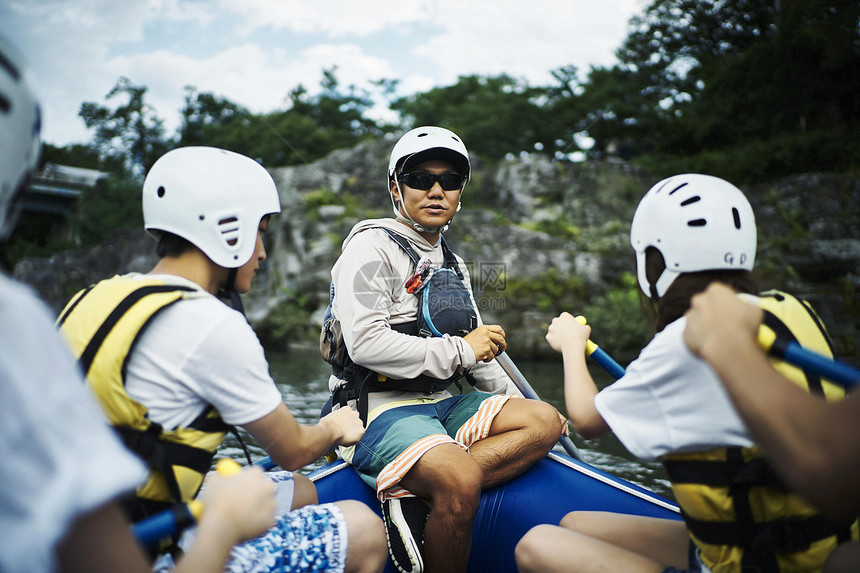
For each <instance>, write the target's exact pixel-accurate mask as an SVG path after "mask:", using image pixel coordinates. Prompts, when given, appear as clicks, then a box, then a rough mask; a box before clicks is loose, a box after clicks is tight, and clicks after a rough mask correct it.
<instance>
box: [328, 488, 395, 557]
mask: <svg viewBox="0 0 860 573" xmlns="http://www.w3.org/2000/svg"><path fill="white" fill-rule="evenodd" d="M335 505H337V506H338V507H339V508H340V510H341V511H342V512H343V517H344V519H345V520H346V527H347V530H348V532H349V543H348V546H347V550H346V568H345V571H346V573H378V572H379V571H382V569H383V568H384V567H385V563H386V561H387V560H388V545H387V543H386V541H385V527H384V526H383V525H382V520H381V519H379V516H378V515H376V514H375V513H374V512H373V510H372V509H370V508H369V507H367V506H366V505H365V504H363V503H361V502H359V501H355V500H345V501H339V502H337V503H335Z"/></svg>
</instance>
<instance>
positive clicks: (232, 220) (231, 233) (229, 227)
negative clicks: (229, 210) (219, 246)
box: [218, 217, 239, 247]
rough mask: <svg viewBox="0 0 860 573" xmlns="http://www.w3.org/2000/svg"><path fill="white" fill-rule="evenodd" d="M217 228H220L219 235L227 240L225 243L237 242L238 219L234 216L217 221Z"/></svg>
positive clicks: (234, 243)
mask: <svg viewBox="0 0 860 573" xmlns="http://www.w3.org/2000/svg"><path fill="white" fill-rule="evenodd" d="M218 228H219V229H220V230H221V236H222V237H224V240H225V241H227V244H228V245H230V246H231V247H232V246H235V245H236V243H238V242H239V219H237V218H236V217H227V218H226V219H221V220H220V221H218Z"/></svg>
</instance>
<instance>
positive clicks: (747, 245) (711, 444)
mask: <svg viewBox="0 0 860 573" xmlns="http://www.w3.org/2000/svg"><path fill="white" fill-rule="evenodd" d="M630 241H631V244H632V246H633V249H634V251H635V252H636V268H637V275H638V279H639V285H640V287H641V289H642V291H643V292H644V293H645V294H646V295H647V296H648V297H650V298H651V300H652V302H654V303H655V304H656V324H655V327H656V328H655V330H656V331H657V334H656V335H655V336H654V338H653V339H652V340H651V342H650V343H649V344H648V345H647V346H646V347H645V348H644V349H643V350H642V352H641V353H640V355H639V357H638V358H637V359H636V360H634V361H633V362H632V363H631V364H630V366H629V368H628V369H627V371H626V373H625V375H624V376H623V377H621V378H620V379H619V380H617V381H616V382H615V383H614V384H612V385H610V386H608V387H606V388H605V389H603V390H601V391H600V392H598V390H597V387H596V386H595V384H594V381H593V380H592V378H591V376H590V375H589V373H588V370H587V369H586V366H585V353H584V348H585V343H586V341H587V339H588V336H589V334H590V331H591V329H590V327H588V326H584V325H582V324H580V323H579V322H577V321H576V320H575V319H574V317H573V316H572V315H570V314H569V313H564V314H562V315H561V316H559V317H556V318H555V319H553V321H552V324H551V325H550V327H549V330H548V332H547V341H548V342H549V344H550V346H551V347H552V348H553V349H555V350H556V351H558V352H561V353H562V356H563V359H564V384H565V404H566V407H567V411H568V414H569V416H570V420H571V423H572V424H573V427H574V429H575V430H576V431H577V432H579V433H580V435H582V436H583V437H585V438H593V437H596V436H600V435H602V434H605V433H608V432H610V431H611V432H613V433H614V434H615V435H616V436H617V437H618V439H619V440H620V441H621V442H622V444H624V446H625V447H626V448H627V449H628V450H629V451H630V452H631V453H633V454H634V455H635V456H637V457H638V458H641V459H644V460H651V459H660V460H661V461H662V463H663V465H664V467H665V469H666V471H667V474H668V477H669V480H670V482H671V485H672V489H673V492H674V495H675V498H676V500H677V502H678V504H679V505H680V507H681V511H682V514H683V516H684V521H678V520H667V519H656V518H646V517H640V516H629V515H620V514H613V513H607V512H572V513H570V514H568V515H566V516H565V517H564V518H563V520H562V522H561V527H555V526H550V525H542V526H537V527H535V528H534V529H532V530H530V531H529V532H528V533H527V534H526V535H525V536H524V537H523V539H522V540H521V541H520V542H519V543H518V545H517V548H516V559H517V563H518V565H519V567H520V570H521V571H596V570H609V569H611V570H615V571H667V572H668V571H678V570H689V571H703V570H710V571H714V572H723V571H762V572H763V571H818V570H821V569H822V567H823V566H824V563H825V561H826V559H827V557H828V555H829V554H830V553H831V552H832V551H833V550H834V549H835V548H836V547H837V545H839V544H840V543H842V542H843V541H846V540H848V539H852V538H853V539H856V537H857V523H856V521H855V520H854V519H853V518H848V519H831V518H829V517H828V516H825V515H823V514H821V513H820V512H819V511H818V510H817V509H815V508H814V507H813V506H811V505H810V504H809V503H807V502H806V501H804V500H803V499H801V498H800V497H799V496H798V495H796V494H795V493H794V492H792V491H791V490H790V489H789V488H787V487H786V486H785V484H784V483H783V482H782V480H781V479H779V476H778V475H777V474H776V473H775V472H774V471H773V470H772V468H771V466H770V463H769V462H768V460H767V458H766V457H764V456H763V455H762V453H761V451H760V448H759V447H758V446H757V445H756V443H755V442H754V440H753V438H752V437H751V435H750V433H749V431H748V430H747V428H746V426H745V425H744V424H743V422H742V420H741V419H740V417H739V416H738V414H737V412H736V411H735V410H734V408H733V407H732V404H731V402H730V400H729V398H728V396H727V395H726V393H725V390H724V389H723V386H722V384H721V383H720V381H719V379H718V378H717V376H716V374H715V373H714V371H713V370H712V369H711V367H710V366H709V365H708V364H707V363H706V362H704V361H702V360H700V359H699V358H697V357H696V356H695V355H693V354H692V353H691V352H690V351H689V349H688V348H687V346H686V345H685V344H684V341H683V332H684V327H685V322H686V319H685V318H684V313H685V312H686V311H687V310H688V308H689V306H690V299H691V297H692V296H693V295H695V294H696V293H698V292H701V291H703V290H704V289H705V288H706V287H708V285H710V284H712V283H723V284H725V285H727V286H728V287H730V288H732V289H733V291H735V292H740V293H746V294H747V295H750V296H751V299H752V300H753V301H755V303H756V304H757V305H759V306H760V307H762V308H763V309H764V311H765V314H766V315H767V316H768V317H769V318H768V320H769V321H770V322H771V324H772V325H773V328H777V329H780V331H782V332H785V333H787V334H788V335H791V336H793V337H794V338H795V339H796V340H798V341H800V342H801V343H802V344H803V345H804V346H806V347H809V348H814V349H816V350H818V351H820V352H822V353H827V352H829V342H828V339H827V335H826V333H825V332H824V328H823V326H822V325H821V323H820V321H819V320H818V318H817V316H815V313H814V311H812V309H811V307H809V306H808V305H807V304H806V303H805V302H803V301H801V300H799V299H797V298H795V297H793V296H791V295H789V294H787V293H782V292H778V291H768V292H765V293H761V294H760V295H758V296H752V295H753V293H755V292H756V288H755V285H754V283H753V281H752V276H751V271H752V269H753V265H754V261H755V252H756V228H755V218H754V215H753V211H752V208H751V206H750V204H749V202H748V201H747V199H746V197H745V196H744V194H743V193H742V192H741V191H740V190H739V189H738V188H737V187H735V186H734V185H732V184H730V183H728V182H727V181H724V180H722V179H719V178H717V177H712V176H707V175H701V174H683V175H677V176H674V177H670V178H668V179H665V180H663V181H660V182H659V183H657V184H656V185H655V186H654V187H652V188H651V189H650V190H649V191H648V192H647V193H646V194H645V196H644V197H643V198H642V200H641V202H640V203H639V206H638V207H637V209H636V212H635V214H634V216H633V222H632V225H631V229H630ZM781 367H784V368H785V370H784V371H785V372H786V373H787V375H789V376H790V377H791V378H792V379H793V380H794V381H795V383H797V384H798V385H799V386H801V387H802V388H804V389H805V390H806V391H807V392H810V393H819V394H820V395H822V396H826V397H827V398H828V399H841V398H842V397H843V396H844V392H843V391H842V390H841V389H840V388H838V387H836V386H835V385H832V384H830V383H828V382H826V381H823V380H820V379H817V378H815V377H813V376H808V375H806V374H804V372H802V371H800V370H798V369H796V368H794V367H791V366H789V365H787V364H786V365H782V366H781ZM705 567H707V569H705ZM601 568H602V569H601Z"/></svg>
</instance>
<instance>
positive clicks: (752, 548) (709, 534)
mask: <svg viewBox="0 0 860 573" xmlns="http://www.w3.org/2000/svg"><path fill="white" fill-rule="evenodd" d="M663 465H664V467H665V468H666V473H667V475H668V477H669V480H670V481H671V482H672V483H692V484H702V485H706V486H712V487H728V488H729V496H730V497H731V499H732V505H733V507H734V511H735V521H703V520H698V519H695V518H693V517H691V516H690V515H688V514H687V513H684V521H685V522H686V524H687V528H688V529H689V530H690V532H691V533H692V534H693V535H695V536H696V537H697V538H698V539H700V540H702V541H703V542H704V543H708V544H712V545H731V546H735V547H741V548H742V549H743V558H742V568H743V571H756V572H770V571H779V567H778V565H777V561H776V555H777V554H788V553H796V552H798V551H805V550H807V549H808V548H809V546H810V545H811V544H812V543H814V542H816V541H818V540H820V539H825V538H827V537H831V536H834V535H835V536H837V539H839V541H840V542H842V541H847V540H849V539H850V538H851V525H852V523H853V522H854V518H849V519H846V520H833V519H829V518H827V517H825V516H823V515H822V514H816V515H814V516H811V517H807V518H801V517H789V518H781V519H775V520H771V521H766V522H756V521H755V520H754V518H753V512H752V508H751V506H750V490H751V489H752V488H754V487H769V488H772V489H774V490H777V491H780V492H787V491H788V489H787V487H786V485H785V483H784V482H783V481H782V479H781V478H780V477H779V476H778V475H777V474H776V473H775V472H774V470H773V468H772V466H771V464H770V463H769V462H768V461H767V459H765V458H764V457H761V456H758V457H755V458H753V459H751V460H749V461H744V458H743V448H739V447H732V448H726V460H725V461H718V460H714V461H706V460H672V459H664V460H663ZM682 511H683V508H682Z"/></svg>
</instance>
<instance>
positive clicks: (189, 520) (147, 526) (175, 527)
mask: <svg viewBox="0 0 860 573" xmlns="http://www.w3.org/2000/svg"><path fill="white" fill-rule="evenodd" d="M241 469H242V467H241V466H240V465H239V464H238V463H236V461H234V460H232V459H230V458H221V459H220V460H218V462H217V463H216V464H215V470H216V471H217V472H218V473H219V474H221V475H233V474H235V473H236V472H238V471H240V470H241ZM201 515H203V502H201V501H200V500H197V499H193V500H191V501H189V502H188V503H181V504H177V505H176V506H175V507H172V508H171V509H166V510H164V511H162V512H161V513H157V514H155V515H153V516H152V517H147V518H146V519H143V520H141V521H138V522H137V523H135V524H133V525H132V526H131V533H132V535H134V537H135V539H137V541H138V542H139V543H140V544H141V545H143V546H144V547H155V546H157V545H158V543H159V542H160V541H161V540H162V539H164V538H165V537H171V536H174V535H176V534H178V533H179V532H180V531H182V530H183V529H185V528H186V527H189V526H191V525H194V524H195V523H197V521H198V520H199V519H200V516H201Z"/></svg>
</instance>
